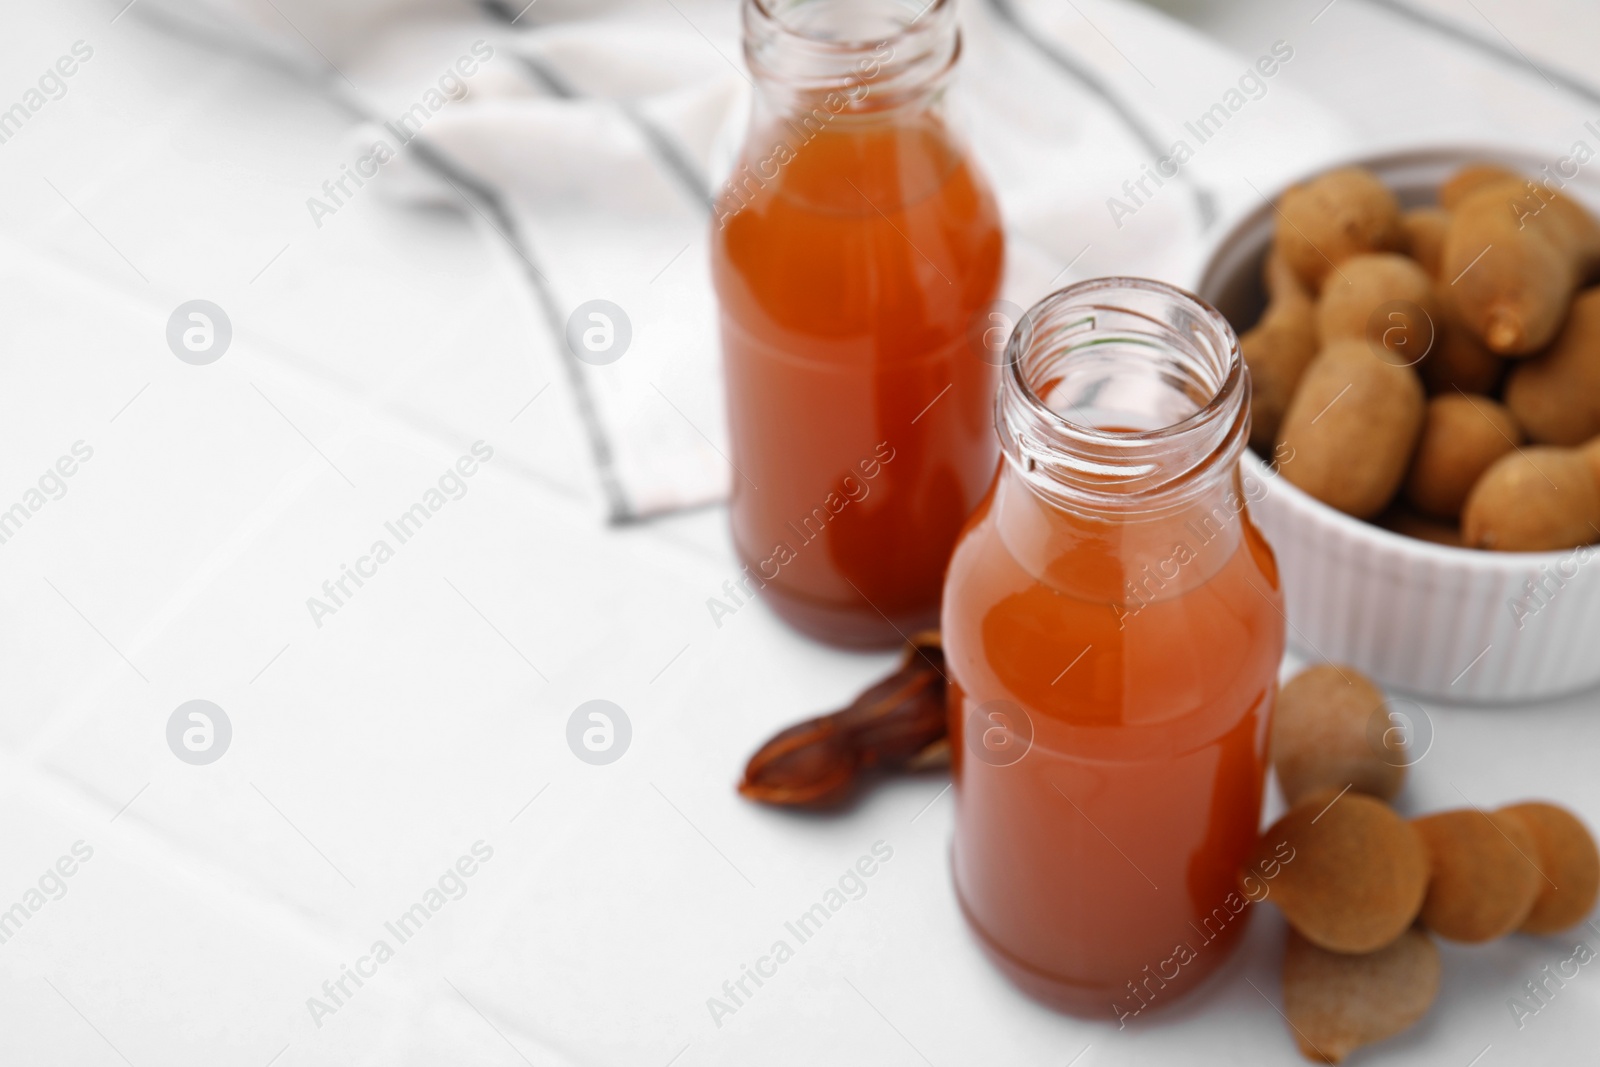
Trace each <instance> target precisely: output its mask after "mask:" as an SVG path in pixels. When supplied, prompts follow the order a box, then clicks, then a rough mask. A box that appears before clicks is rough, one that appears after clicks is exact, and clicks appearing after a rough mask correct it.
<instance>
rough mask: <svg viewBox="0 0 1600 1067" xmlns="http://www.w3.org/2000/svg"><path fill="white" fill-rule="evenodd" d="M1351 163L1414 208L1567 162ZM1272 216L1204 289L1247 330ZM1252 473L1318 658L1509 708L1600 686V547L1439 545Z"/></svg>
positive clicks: (1295, 632) (1216, 265)
mask: <svg viewBox="0 0 1600 1067" xmlns="http://www.w3.org/2000/svg"><path fill="white" fill-rule="evenodd" d="M1349 162H1352V163H1357V164H1360V165H1362V166H1365V167H1367V168H1369V169H1371V170H1372V171H1373V172H1374V173H1376V174H1377V175H1378V177H1379V178H1381V179H1382V180H1383V181H1384V183H1385V184H1387V185H1388V186H1389V187H1390V188H1391V189H1393V190H1394V191H1395V193H1396V194H1397V195H1398V196H1399V197H1400V201H1401V204H1402V205H1403V206H1406V207H1414V206H1417V205H1419V204H1425V203H1431V202H1432V201H1433V199H1434V190H1436V189H1437V188H1438V187H1439V184H1440V183H1441V182H1442V181H1443V180H1444V179H1445V178H1447V177H1448V176H1449V175H1450V174H1452V173H1453V172H1454V171H1455V170H1456V169H1458V168H1459V167H1461V166H1462V165H1464V164H1466V163H1471V162H1490V163H1500V164H1502V165H1504V166H1507V167H1510V168H1512V169H1514V170H1517V171H1520V172H1524V173H1527V174H1538V173H1540V168H1541V167H1543V166H1545V165H1546V164H1551V165H1552V166H1553V164H1554V163H1555V160H1554V159H1549V160H1547V159H1539V158H1535V157H1533V156H1530V155H1526V154H1523V153H1518V152H1512V151H1507V150H1505V149H1493V148H1472V147H1448V148H1428V149H1419V150H1415V151H1408V152H1398V153H1391V154H1387V155H1378V156H1370V157H1366V158H1361V159H1355V160H1351V161H1349ZM1337 165H1339V164H1337V163H1335V164H1329V167H1328V168H1324V169H1331V167H1333V166H1337ZM1566 192H1567V193H1568V194H1569V195H1572V196H1574V197H1576V198H1577V199H1579V200H1580V201H1582V202H1583V203H1584V204H1585V205H1586V206H1587V207H1588V208H1589V209H1590V210H1591V211H1594V212H1596V213H1597V214H1600V184H1596V182H1595V180H1594V178H1593V176H1591V175H1588V174H1586V173H1585V172H1583V171H1580V172H1579V177H1578V178H1577V179H1576V180H1574V181H1573V182H1571V183H1569V184H1568V186H1567V188H1566ZM1272 195H1273V198H1274V199H1276V196H1277V194H1276V193H1275V192H1274V193H1273V194H1272ZM1273 218H1274V213H1273V210H1272V208H1271V207H1270V206H1269V205H1267V204H1262V205H1260V206H1259V207H1258V208H1257V209H1255V210H1253V211H1251V212H1249V213H1248V214H1246V215H1244V216H1243V217H1241V218H1238V219H1236V220H1235V221H1234V223H1233V225H1231V226H1228V227H1225V228H1224V230H1223V236H1222V238H1221V239H1220V240H1219V241H1218V242H1217V243H1216V245H1215V246H1214V247H1213V248H1212V250H1211V253H1210V254H1209V256H1207V257H1206V265H1205V267H1204V268H1203V270H1202V272H1201V275H1200V279H1199V281H1198V283H1197V284H1196V285H1195V292H1196V293H1197V294H1198V295H1199V296H1200V297H1202V298H1203V299H1205V300H1206V301H1208V302H1209V303H1211V304H1212V305H1214V306H1215V307H1216V308H1217V309H1218V310H1220V311H1221V312H1222V313H1223V314H1224V315H1226V316H1227V318H1228V320H1229V321H1230V322H1232V323H1233V324H1234V326H1235V327H1236V328H1238V329H1240V332H1243V329H1244V328H1246V327H1249V326H1251V325H1253V324H1254V323H1255V321H1256V319H1257V317H1258V316H1259V313H1260V310H1261V307H1262V306H1263V304H1264V302H1265V297H1264V294H1263V292H1262V289H1261V285H1260V276H1261V264H1262V261H1263V259H1264V258H1265V255H1266V250H1267V247H1268V246H1269V244H1270V243H1271V239H1272V227H1273ZM1244 474H1245V477H1246V478H1247V480H1253V481H1258V482H1260V483H1261V485H1260V487H1259V488H1258V487H1255V486H1252V485H1251V484H1250V481H1247V488H1250V489H1252V494H1251V496H1252V503H1251V505H1250V511H1251V515H1252V516H1253V517H1254V518H1255V520H1256V523H1257V524H1258V525H1259V526H1260V527H1261V529H1262V530H1263V532H1265V534H1266V536H1267V538H1268V540H1269V541H1270V542H1271V543H1272V547H1273V549H1274V550H1275V551H1276V553H1277V557H1278V566H1279V567H1280V568H1281V571H1282V576H1283V584H1284V592H1285V598H1286V601H1287V610H1288V615H1289V639H1290V641H1291V642H1292V643H1294V644H1295V645H1296V646H1297V647H1298V648H1300V649H1301V650H1302V651H1303V652H1305V653H1306V655H1308V656H1311V657H1313V658H1316V659H1326V660H1334V661H1337V662H1342V663H1349V664H1351V665H1353V666H1355V667H1356V668H1358V669H1359V670H1362V671H1364V672H1366V673H1367V674H1369V675H1371V676H1372V677H1373V678H1375V679H1377V680H1378V681H1380V682H1382V683H1383V684H1384V685H1386V686H1392V687H1396V688H1399V689H1403V690H1409V691H1410V692H1413V693H1416V694H1418V695H1424V696H1429V697H1435V698H1440V699H1444V700H1451V701H1474V702H1499V703H1506V702H1512V701H1520V700H1529V699H1534V698H1539V697H1547V696H1553V695H1555V694H1558V693H1565V692H1569V691H1571V690H1575V689H1580V688H1583V687H1586V686H1590V685H1594V684H1595V683H1596V682H1600V546H1592V547H1588V548H1584V549H1578V550H1573V551H1567V552H1527V553H1523V552H1517V553H1512V552H1480V551H1474V550H1470V549H1464V548H1451V547H1448V546H1443V545H1436V544H1432V543H1429V542H1426V541H1419V540H1415V539H1413V538H1409V537H1404V536H1401V535H1399V534H1396V533H1391V532H1390V531H1388V530H1385V529H1383V528H1381V527H1378V526H1374V525H1371V524H1370V523H1366V522H1362V521H1360V520H1358V519H1353V518H1351V517H1350V516H1348V515H1345V514H1343V513H1341V512H1338V511H1335V510H1334V509H1333V508H1330V507H1328V506H1327V505H1326V504H1323V503H1321V502H1320V501H1317V500H1314V499H1312V498H1311V497H1310V496H1308V495H1306V494H1305V493H1304V492H1302V491H1301V490H1300V489H1298V488H1296V487H1295V486H1293V485H1290V484H1289V483H1288V482H1287V481H1286V480H1285V479H1283V478H1279V477H1277V476H1276V474H1275V473H1274V472H1273V471H1272V469H1271V468H1269V467H1268V466H1267V465H1266V464H1265V463H1263V462H1262V461H1261V459H1260V458H1258V457H1257V456H1256V455H1255V454H1254V453H1253V452H1247V453H1246V456H1245V460H1244Z"/></svg>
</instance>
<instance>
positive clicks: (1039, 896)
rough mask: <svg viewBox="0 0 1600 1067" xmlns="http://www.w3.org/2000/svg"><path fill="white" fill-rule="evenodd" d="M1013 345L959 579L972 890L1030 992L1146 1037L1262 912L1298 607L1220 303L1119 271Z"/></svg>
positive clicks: (1070, 293) (958, 857)
mask: <svg viewBox="0 0 1600 1067" xmlns="http://www.w3.org/2000/svg"><path fill="white" fill-rule="evenodd" d="M1007 357H1008V359H1009V360H1010V363H1009V365H1008V366H1007V367H1006V368H1005V370H1004V372H1003V381H1002V384H1001V392H1000V397H999V401H998V405H997V408H998V410H997V417H996V422H997V426H998V429H999V435H1000V439H1001V447H1002V452H1003V458H1002V461H1001V463H1000V465H999V469H998V472H997V474H996V476H995V478H994V481H993V484H992V485H991V486H990V488H989V492H988V495H987V496H986V497H985V498H984V500H983V502H982V503H981V504H980V505H979V506H978V508H977V510H976V512H975V513H974V514H973V516H972V518H971V519H970V520H969V522H968V523H967V526H966V528H965V531H964V532H963V533H962V535H961V539H960V541H959V542H958V543H957V545H956V548H955V552H954V555H953V557H952V559H951V562H950V569H949V574H948V577H947V579H946V585H945V597H944V607H943V635H944V650H945V655H946V664H947V665H946V671H947V672H948V676H949V681H950V689H951V696H950V705H949V714H950V728H951V738H952V752H953V755H954V774H955V797H956V800H955V824H956V830H955V843H954V848H953V868H954V877H955V886H956V891H957V894H958V896H959V898H960V901H961V907H962V909H963V911H964V913H965V915H966V917H967V920H968V922H969V924H970V926H971V928H972V930H973V932H974V933H975V935H976V936H977V939H978V941H979V943H980V944H981V945H982V947H983V948H984V950H985V951H986V953H987V954H988V955H989V956H990V958H991V959H992V960H993V961H994V962H995V963H996V964H997V965H998V966H999V967H1000V968H1001V970H1002V971H1004V972H1005V973H1006V974H1007V975H1008V976H1009V977H1010V978H1011V979H1012V980H1013V981H1015V982H1016V983H1017V984H1018V985H1020V986H1021V987H1022V988H1024V989H1025V990H1027V991H1028V992H1029V993H1031V994H1033V995H1034V996H1036V997H1037V998H1039V999H1041V1000H1043V1001H1045V1002H1047V1003H1049V1004H1051V1005H1053V1006H1055V1007H1058V1008H1060V1009H1062V1010H1066V1011H1071V1012H1074V1013H1083V1014H1089V1015H1105V1014H1108V1013H1109V1014H1110V1015H1111V1016H1112V1017H1114V1018H1117V1019H1119V1020H1122V1021H1123V1023H1124V1024H1126V1022H1127V1020H1128V1019H1129V1018H1131V1017H1132V1016H1135V1015H1138V1014H1140V1013H1142V1012H1144V1011H1145V1010H1146V1009H1151V1008H1154V1007H1159V1006H1162V1005H1164V1004H1166V1003H1168V1002H1170V1001H1171V1000H1173V999H1175V998H1176V997H1177V996H1178V995H1179V994H1181V993H1182V992H1184V991H1185V990H1187V989H1190V988H1192V987H1193V986H1194V985H1196V984H1197V983H1199V982H1200V981H1201V979H1202V978H1204V977H1205V976H1206V975H1207V974H1209V973H1210V972H1211V971H1213V970H1214V969H1215V968H1216V967H1217V965H1218V964H1220V963H1221V962H1222V961H1223V960H1224V959H1225V958H1226V957H1227V955H1228V953H1229V952H1230V951H1231V950H1232V948H1233V947H1234V946H1235V945H1236V944H1237V941H1238V939H1239V936H1240V934H1241V933H1242V932H1243V930H1244V927H1245V924H1246V922H1247V920H1248V918H1249V914H1248V911H1249V909H1248V901H1247V900H1246V899H1245V896H1244V894H1243V893H1241V891H1240V890H1239V888H1238V887H1237V885H1236V883H1235V878H1236V872H1238V870H1239V868H1240V866H1241V865H1242V864H1243V863H1244V862H1245V860H1246V858H1247V855H1248V853H1249V852H1250V849H1251V847H1252V846H1253V845H1254V843H1255V840H1256V835H1257V827H1258V823H1259V817H1260V806H1261V795H1262V787H1263V783H1264V780H1265V774H1266V766H1267V761H1266V742H1267V732H1268V726H1269V716H1270V712H1271V708H1272V703H1273V698H1274V696H1275V693H1276V676H1277V669H1278V664H1279V660H1280V658H1281V657H1282V654H1283V646H1284V628H1285V618H1284V615H1283V606H1282V598H1281V593H1280V591H1279V583H1278V574H1277V568H1276V565H1275V563H1274V560H1273V555H1272V551H1271V549H1270V548H1269V547H1268V546H1267V544H1266V542H1265V541H1264V540H1263V538H1262V536H1261V534H1260V532H1259V531H1258V530H1257V528H1256V527H1255V525H1254V524H1253V523H1252V522H1251V521H1250V516H1249V510H1248V503H1249V499H1250V498H1251V497H1253V496H1255V495H1256V494H1257V493H1259V491H1260V489H1261V488H1262V487H1261V486H1259V485H1255V484H1254V483H1253V482H1250V481H1249V480H1247V479H1241V476H1240V473H1239V468H1238V458H1239V454H1240V451H1241V449H1242V448H1243V447H1244V444H1245V442H1246V440H1247V439H1248V436H1249V405H1248V399H1249V380H1248V374H1247V372H1246V370H1245V368H1244V366H1243V363H1242V361H1241V360H1240V358H1239V353H1238V345H1237V341H1236V339H1235V337H1234V335H1233V332H1232V330H1231V329H1230V328H1229V327H1228V325H1227V323H1226V322H1225V321H1224V320H1223V319H1222V318H1221V316H1219V315H1218V314H1217V313H1216V312H1215V311H1214V310H1212V309H1211V308H1209V307H1207V306H1205V305H1203V304H1201V303H1200V302H1199V301H1197V300H1196V299H1194V298H1193V297H1190V296H1189V295H1188V294H1185V293H1183V292H1181V291H1179V290H1176V289H1173V288H1171V287H1168V286H1165V285H1161V284H1159V283H1154V282H1147V281H1142V280H1138V279H1125V278H1112V279H1102V280H1099V281H1094V282H1086V283H1083V284H1081V285H1077V286H1073V287H1071V288H1068V289H1065V290H1062V291H1061V292H1058V293H1056V294H1054V295H1053V296H1051V297H1049V298H1047V299H1046V300H1045V301H1043V302H1042V303H1041V304H1039V305H1037V306H1036V307H1035V308H1034V309H1033V310H1031V311H1030V312H1029V313H1028V314H1027V315H1026V316H1025V317H1024V318H1023V320H1022V322H1021V323H1020V324H1019V326H1018V328H1017V330H1016V332H1015V333H1014V334H1013V335H1012V339H1011V343H1010V347H1009V348H1008V350H1007ZM1252 486H1253V490H1252Z"/></svg>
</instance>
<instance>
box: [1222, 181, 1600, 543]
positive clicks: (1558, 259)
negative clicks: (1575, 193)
mask: <svg viewBox="0 0 1600 1067" xmlns="http://www.w3.org/2000/svg"><path fill="white" fill-rule="evenodd" d="M1597 275H1600V224H1597V223H1596V222H1595V220H1594V219H1593V218H1592V217H1590V215H1589V214H1588V212H1586V211H1585V210H1584V209H1583V208H1582V207H1581V206H1580V205H1578V203H1577V202H1576V201H1574V200H1573V199H1571V198H1570V197H1568V196H1566V195H1564V194H1563V193H1561V192H1559V191H1556V190H1555V189H1552V188H1550V187H1549V185H1548V183H1546V184H1540V183H1536V182H1533V181H1530V180H1528V179H1527V178H1525V177H1523V176H1521V175H1517V174H1513V173H1512V172H1510V171H1507V170H1504V169H1501V168H1499V167H1493V166H1487V165H1478V166H1469V167H1466V168H1465V169H1463V170H1462V171H1460V172H1459V173H1457V174H1456V175H1454V176H1453V177H1452V178H1450V179H1449V180H1448V181H1446V182H1445V183H1444V185H1443V186H1442V187H1441V188H1440V189H1439V194H1438V205H1437V206H1430V207H1420V208H1416V209H1413V210H1410V211H1402V210H1401V208H1400V204H1399V201H1398V200H1397V199H1396V197H1395V195H1394V193H1393V192H1391V191H1390V190H1389V189H1388V188H1386V187H1385V186H1384V185H1383V183H1382V182H1380V181H1379V180H1378V178H1377V177H1375V176H1374V175H1373V174H1371V173H1370V172H1369V171H1366V170H1363V169H1361V168H1357V167H1350V168H1345V169H1341V170H1335V171H1330V172H1328V173H1326V174H1323V175H1321V176H1319V177H1317V178H1314V179H1312V180H1311V181H1309V182H1307V183H1305V184H1303V185H1299V186H1295V187H1293V188H1291V189H1289V190H1288V191H1287V192H1285V193H1284V194H1283V196H1282V197H1281V198H1280V200H1279V203H1278V205H1277V224H1276V230H1275V233H1274V237H1273V244H1272V250H1271V252H1270V253H1269V255H1268V257H1267V261H1266V265H1265V268H1264V278H1263V280H1264V283H1265V287H1266V291H1267V295H1268V304H1267V307H1266V310H1265V312H1264V313H1263V315H1262V317H1261V319H1260V321H1259V322H1258V323H1257V324H1256V325H1255V327H1254V328H1253V329H1250V330H1248V331H1246V332H1245V333H1244V334H1243V335H1242V336H1241V337H1240V339H1239V342H1240V350H1241V352H1242V354H1243V357H1244V360H1245V363H1246V364H1247V365H1248V366H1249V368H1250V376H1251V384H1252V402H1251V418H1252V429H1251V446H1252V447H1253V448H1254V449H1255V450H1256V451H1257V452H1258V453H1260V454H1261V455H1262V456H1263V457H1264V458H1268V459H1270V460H1272V461H1274V462H1275V463H1276V465H1277V469H1278V471H1279V472H1280V473H1281V474H1282V475H1283V477H1284V478H1285V479H1287V480H1288V481H1289V482H1291V483H1292V484H1294V485H1296V486H1298V487H1299V488H1301V489H1303V490H1305V492H1307V493H1308V494H1310V495H1311V496H1313V497H1315V498H1316V499H1318V500H1320V501H1322V502H1323V503H1325V504H1328V505H1330V506H1331V507H1334V508H1337V509H1338V510H1340V511H1343V512H1345V513H1347V514H1349V515H1353V516H1355V517H1356V518H1359V519H1366V520H1370V521H1375V522H1378V523H1380V524H1381V525H1383V526H1385V527H1387V528H1389V529H1391V530H1394V531H1396V532H1398V533H1403V534H1406V535H1409V536H1413V537H1419V538H1423V539H1426V540H1430V541H1435V542H1438V543H1442V544H1451V545H1460V546H1466V547H1470V548H1482V549H1498V550H1502V551H1512V552H1533V551H1553V550H1558V549H1565V548H1573V547H1577V546H1579V545H1585V544H1589V543H1592V542H1595V541H1600V286H1596V287H1594V288H1588V289H1585V288H1583V286H1584V285H1585V284H1589V283H1592V282H1593V281H1595V280H1596V279H1597Z"/></svg>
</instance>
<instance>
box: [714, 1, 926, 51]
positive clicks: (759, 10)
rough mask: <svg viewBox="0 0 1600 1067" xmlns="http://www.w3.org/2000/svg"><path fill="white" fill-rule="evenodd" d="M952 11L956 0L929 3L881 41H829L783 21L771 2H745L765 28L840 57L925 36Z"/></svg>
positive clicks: (875, 38)
mask: <svg viewBox="0 0 1600 1067" xmlns="http://www.w3.org/2000/svg"><path fill="white" fill-rule="evenodd" d="M954 8H955V0H929V3H928V4H927V5H925V6H924V7H923V8H922V10H920V11H919V12H917V14H916V15H914V16H913V17H912V18H911V20H910V21H909V22H907V23H906V24H905V25H904V26H902V27H901V28H900V29H899V30H898V31H896V32H895V33H892V34H889V35H887V36H883V37H862V38H839V37H829V36H825V35H823V34H820V33H815V32H807V31H806V30H805V29H804V28H803V27H800V26H797V25H795V24H794V23H793V22H789V21H786V20H785V19H784V17H783V16H782V15H781V14H779V13H778V11H777V4H776V3H774V0H746V9H747V10H749V11H753V12H754V13H755V14H756V15H758V16H760V18H761V19H762V20H764V21H765V22H766V23H767V24H768V25H771V26H773V27H775V28H777V29H778V30H780V31H782V32H783V33H785V34H788V35H790V36H792V37H797V38H800V39H802V40H804V41H807V42H809V43H810V44H813V45H815V46H817V47H819V48H822V49H826V50H831V51H836V52H840V53H853V52H861V51H870V50H872V49H873V48H876V47H877V46H879V45H881V44H883V43H885V42H891V43H892V42H893V41H895V40H897V39H900V38H905V37H910V36H914V35H915V34H917V33H922V32H925V27H926V26H929V25H932V26H935V27H937V26H939V24H940V23H941V22H942V21H943V20H944V19H945V17H946V16H947V15H948V14H950V13H951V12H953V11H954ZM928 15H931V16H933V18H932V19H930V21H929V23H925V24H923V25H922V26H919V25H918V23H919V22H921V21H922V19H923V17H924V16H928Z"/></svg>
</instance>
